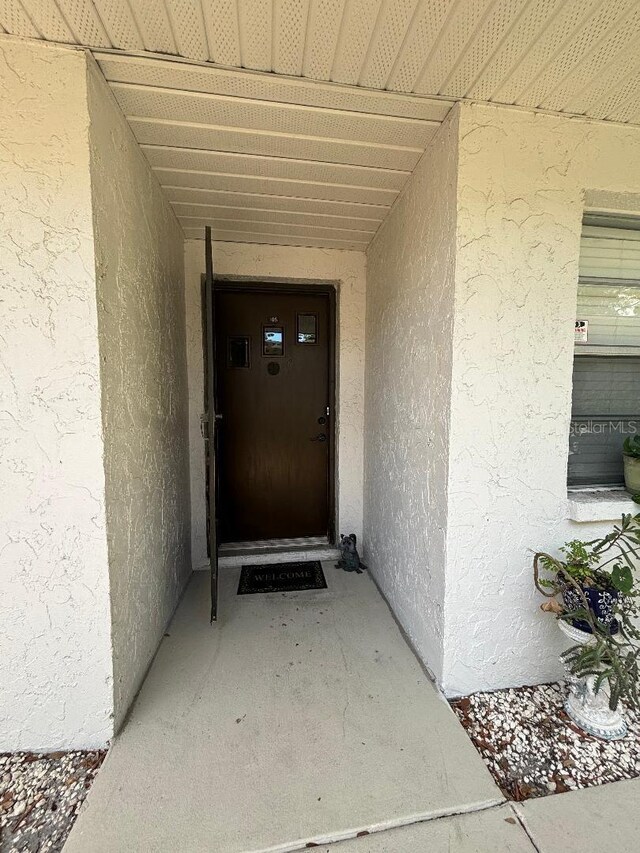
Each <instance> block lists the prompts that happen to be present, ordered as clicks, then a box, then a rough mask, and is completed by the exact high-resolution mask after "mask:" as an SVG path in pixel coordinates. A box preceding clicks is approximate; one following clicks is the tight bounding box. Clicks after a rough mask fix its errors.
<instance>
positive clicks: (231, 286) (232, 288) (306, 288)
mask: <svg viewBox="0 0 640 853" xmlns="http://www.w3.org/2000/svg"><path fill="white" fill-rule="evenodd" d="M221 292H224V293H282V294H285V295H287V296H289V295H294V294H296V293H301V294H306V295H321V294H324V295H326V296H327V297H328V302H329V341H328V343H329V353H328V355H329V365H328V366H329V377H328V378H329V385H328V387H329V408H330V415H329V435H330V441H329V488H328V495H327V501H328V506H327V510H328V516H329V525H328V527H329V529H328V530H327V539H328V543H329V545H335V544H336V525H337V517H336V516H337V505H336V475H337V471H336V463H337V437H338V431H337V423H338V409H337V394H336V377H337V368H338V365H337V359H336V336H337V311H336V305H337V299H336V285H335V284H334V283H332V282H326V281H323V282H318V283H317V284H315V283H313V282H309V281H306V282H301V281H298V280H295V281H287V280H286V279H257V278H253V277H251V278H246V277H241V276H238V277H231V276H216V275H214V277H213V293H214V300H213V301H214V306H215V294H216V293H221ZM204 319H205V322H213V318H211V319H210V318H208V317H207V318H204ZM203 327H204V324H203ZM213 333H214V341H215V344H216V346H219V345H220V341H218V340H216V339H215V335H216V326H215V323H213ZM222 343H224V342H222ZM214 452H215V455H216V465H217V464H218V461H219V460H218V458H217V455H218V453H219V449H218V447H217V446H216V448H215V451H214ZM217 498H218V495H216V500H217Z"/></svg>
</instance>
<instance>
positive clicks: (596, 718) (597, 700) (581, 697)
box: [558, 619, 627, 740]
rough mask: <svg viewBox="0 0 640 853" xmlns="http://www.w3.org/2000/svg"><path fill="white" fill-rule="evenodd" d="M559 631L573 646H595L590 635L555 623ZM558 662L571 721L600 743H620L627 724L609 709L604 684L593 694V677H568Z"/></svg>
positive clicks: (567, 667) (566, 624) (561, 623)
mask: <svg viewBox="0 0 640 853" xmlns="http://www.w3.org/2000/svg"><path fill="white" fill-rule="evenodd" d="M558 628H560V630H561V631H562V633H563V634H566V636H567V637H569V639H570V640H571V641H572V642H573V644H574V645H575V644H576V643H578V644H579V645H581V646H588V645H590V644H592V643H594V642H595V640H594V637H593V634H587V633H586V631H580V630H579V629H578V628H574V627H573V625H569V624H568V623H567V622H564V621H563V620H562V619H559V620H558ZM560 661H561V663H562V665H563V666H564V668H565V671H566V673H567V687H568V688H569V695H568V696H567V700H566V702H565V705H564V709H565V711H566V712H567V714H568V715H569V717H570V718H571V719H572V720H573V722H574V723H575V724H576V725H577V726H579V727H580V728H581V729H582V730H583V731H585V732H587V734H590V735H593V736H594V737H598V738H602V739H603V740H620V738H623V737H625V735H626V734H627V724H626V722H625V720H624V718H623V717H622V714H621V713H620V711H619V710H617V709H616V710H615V711H612V710H611V709H610V708H609V690H608V688H607V686H606V685H605V684H603V685H602V686H601V687H600V690H598V692H597V693H596V691H595V683H596V676H595V675H587V676H584V677H583V678H577V677H576V676H575V675H572V674H571V670H570V667H569V666H568V664H567V663H566V661H565V660H564V658H563V655H560Z"/></svg>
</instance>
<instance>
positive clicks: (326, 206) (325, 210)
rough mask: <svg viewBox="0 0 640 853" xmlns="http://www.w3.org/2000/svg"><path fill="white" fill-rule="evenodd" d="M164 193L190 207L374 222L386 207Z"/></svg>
mask: <svg viewBox="0 0 640 853" xmlns="http://www.w3.org/2000/svg"><path fill="white" fill-rule="evenodd" d="M165 192H166V195H167V196H168V198H169V200H170V201H183V202H188V203H190V204H194V203H200V204H217V205H220V204H223V205H228V206H232V207H263V208H269V209H270V210H288V211H291V212H296V211H298V212H300V213H314V214H319V215H322V214H324V215H331V216H350V217H354V218H362V219H370V220H378V221H381V220H382V219H384V217H385V216H386V214H387V212H388V208H386V207H382V206H380V205H374V204H355V203H353V202H347V201H321V200H320V199H315V198H291V197H289V196H277V195H264V194H262V193H256V194H253V193H233V192H226V191H225V190H196V189H190V188H188V187H167V188H166V189H165Z"/></svg>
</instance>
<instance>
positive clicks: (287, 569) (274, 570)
mask: <svg viewBox="0 0 640 853" xmlns="http://www.w3.org/2000/svg"><path fill="white" fill-rule="evenodd" d="M326 588H327V582H326V580H325V577H324V572H323V571H322V566H321V565H320V561H319V560H312V561H311V562H308V563H263V564H262V565H260V566H243V567H242V573H241V574H240V583H239V584H238V595H251V593H254V592H294V591H295V590H298V589H326Z"/></svg>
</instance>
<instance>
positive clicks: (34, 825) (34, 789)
mask: <svg viewBox="0 0 640 853" xmlns="http://www.w3.org/2000/svg"><path fill="white" fill-rule="evenodd" d="M104 756H105V753H104V752H102V751H100V752H67V753H62V752H54V753H48V754H34V753H24V752H22V753H20V752H18V753H13V754H0V779H1V780H2V783H1V784H0V827H1V831H0V853H44V851H47V853H58V851H60V850H62V846H63V844H64V842H65V840H66V838H67V835H68V834H69V832H70V830H71V827H72V826H73V822H74V821H75V819H76V816H77V814H78V810H79V809H80V806H81V805H82V803H83V802H84V798H85V797H86V796H87V792H88V790H89V788H90V787H91V784H92V782H93V780H94V778H95V775H96V773H97V772H98V769H99V768H100V765H101V764H102V761H103V760H104Z"/></svg>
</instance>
